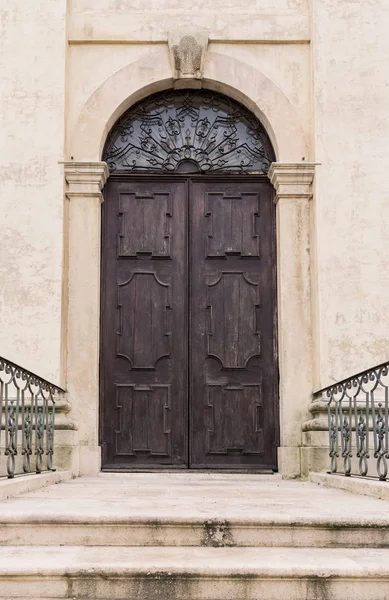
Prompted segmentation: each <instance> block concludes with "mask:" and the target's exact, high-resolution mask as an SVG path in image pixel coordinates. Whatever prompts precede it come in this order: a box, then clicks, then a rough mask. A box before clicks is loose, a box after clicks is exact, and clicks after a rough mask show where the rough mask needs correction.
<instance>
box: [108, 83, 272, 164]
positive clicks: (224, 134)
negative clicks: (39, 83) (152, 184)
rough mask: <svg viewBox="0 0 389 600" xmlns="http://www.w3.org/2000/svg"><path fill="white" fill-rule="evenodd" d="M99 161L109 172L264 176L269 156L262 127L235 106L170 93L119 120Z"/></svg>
mask: <svg viewBox="0 0 389 600" xmlns="http://www.w3.org/2000/svg"><path fill="white" fill-rule="evenodd" d="M103 160H104V161H106V162H107V163H108V167H109V170H110V171H111V172H114V171H119V172H122V171H125V172H132V173H143V172H145V173H181V174H182V173H186V174H189V173H249V172H256V173H261V172H262V173H267V171H268V170H269V167H270V164H271V163H272V162H273V161H274V160H275V155H274V150H273V148H272V145H271V142H270V139H269V136H268V134H267V133H266V131H265V129H264V127H263V125H262V124H261V123H260V121H259V120H258V119H257V118H256V117H255V116H254V115H253V114H252V113H251V112H250V111H248V110H247V109H246V108H245V107H243V106H242V105H241V104H239V103H238V102H235V101H234V100H231V99H230V98H228V97H226V96H223V95H221V94H218V93H216V92H211V91H209V90H177V91H176V90H170V91H165V92H159V93H157V94H154V95H153V96H149V97H148V98H146V99H144V100H142V101H141V102H138V103H137V104H135V105H134V106H132V107H131V108H130V109H129V110H127V111H126V112H125V113H124V114H123V115H122V116H121V117H120V118H119V120H118V121H117V122H116V123H115V125H114V126H113V128H112V130H111V131H110V133H109V135H108V138H107V141H106V144H105V147H104V152H103Z"/></svg>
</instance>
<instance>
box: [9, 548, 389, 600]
mask: <svg viewBox="0 0 389 600" xmlns="http://www.w3.org/2000/svg"><path fill="white" fill-rule="evenodd" d="M0 565H1V568H0V598H7V600H9V599H10V598H12V599H13V600H25V599H27V598H28V599H29V600H38V599H39V600H42V599H45V600H54V598H55V599H57V598H72V599H73V600H74V599H79V598H82V599H83V600H124V599H126V600H132V599H134V600H135V599H136V600H165V599H166V600H171V599H172V598H177V599H178V598H179V599H181V600H200V599H201V600H228V599H234V600H251V599H253V600H254V599H258V598H261V600H328V599H329V598H331V600H350V599H351V598H352V600H377V599H378V598H379V599H380V600H389V550H383V549H375V550H373V549H369V550H368V551H366V550H365V549H356V548H355V549H353V548H352V549H350V548H349V549H344V548H336V549H331V550H327V549H323V548H310V549H302V548H244V549H242V548H170V547H162V548H155V547H149V548H128V547H127V548H123V547H109V548H108V547H99V548H96V547H74V546H73V547H55V546H53V547H51V548H41V547H33V546H30V547H20V546H19V547H8V548H5V547H3V548H0Z"/></svg>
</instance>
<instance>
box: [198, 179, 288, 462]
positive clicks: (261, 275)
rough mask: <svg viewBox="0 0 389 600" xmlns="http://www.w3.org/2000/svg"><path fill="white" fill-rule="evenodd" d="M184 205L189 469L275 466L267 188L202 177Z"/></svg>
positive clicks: (271, 253)
mask: <svg viewBox="0 0 389 600" xmlns="http://www.w3.org/2000/svg"><path fill="white" fill-rule="evenodd" d="M189 198H190V200H189V204H190V223H191V235H190V274H191V295H190V302H191V352H190V373H191V378H190V382H191V395H190V397H191V402H190V442H191V464H192V466H196V467H214V468H239V467H245V468H249V467H252V468H253V467H254V468H266V467H275V466H276V437H275V433H276V430H277V425H276V423H277V411H276V397H277V396H276V382H277V371H276V361H275V355H276V348H275V310H274V309H275V285H274V281H275V279H274V275H275V268H274V267H275V252H274V228H273V220H274V219H273V215H274V207H273V201H272V199H273V196H272V189H271V186H270V185H269V184H268V183H267V182H262V183H261V182H258V181H251V180H250V178H248V177H246V178H240V179H239V180H236V181H233V180H232V181H228V180H227V181H226V180H225V179H224V180H223V179H222V180H220V181H212V180H206V179H205V180H202V181H201V180H198V181H192V182H191V183H190V192H189Z"/></svg>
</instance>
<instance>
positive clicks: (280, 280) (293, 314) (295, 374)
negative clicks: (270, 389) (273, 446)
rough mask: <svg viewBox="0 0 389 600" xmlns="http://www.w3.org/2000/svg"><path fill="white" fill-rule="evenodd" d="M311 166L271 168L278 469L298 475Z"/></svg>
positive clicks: (304, 395)
mask: <svg viewBox="0 0 389 600" xmlns="http://www.w3.org/2000/svg"><path fill="white" fill-rule="evenodd" d="M314 172H315V165H314V164H312V163H305V162H302V163H273V164H272V165H271V167H270V170H269V178H270V181H271V182H272V184H273V185H274V188H275V191H276V195H275V202H276V205H277V207H276V213H277V285H278V290H277V294H278V351H279V369H280V447H279V468H280V471H281V473H282V475H284V476H285V477H297V476H299V475H300V473H301V455H300V452H301V437H302V433H301V426H302V423H303V422H304V421H305V420H306V418H307V414H308V408H309V404H310V402H311V397H312V385H313V383H312V377H313V374H312V364H313V357H312V352H313V347H312V316H311V269H310V249H311V244H310V201H311V199H312V195H313V192H312V182H313V178H314Z"/></svg>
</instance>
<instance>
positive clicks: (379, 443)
mask: <svg viewBox="0 0 389 600" xmlns="http://www.w3.org/2000/svg"><path fill="white" fill-rule="evenodd" d="M324 393H325V395H326V396H327V398H328V434H329V455H330V463H331V472H332V473H336V472H337V471H338V458H339V457H340V456H341V457H342V458H343V472H344V475H347V476H350V475H353V474H354V475H355V474H356V475H362V476H366V475H368V474H369V471H370V468H371V467H373V464H372V463H375V468H376V470H377V475H378V478H379V479H380V480H381V481H385V480H386V479H387V476H388V459H389V362H386V363H383V364H381V365H378V366H377V367H373V368H372V369H369V370H367V371H363V372H362V373H359V374H358V375H353V376H352V377H349V378H348V379H344V380H343V381H340V382H339V383H335V384H334V385H332V386H330V387H328V388H325V389H323V390H321V391H320V392H317V393H316V394H315V395H316V396H317V395H320V394H324Z"/></svg>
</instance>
